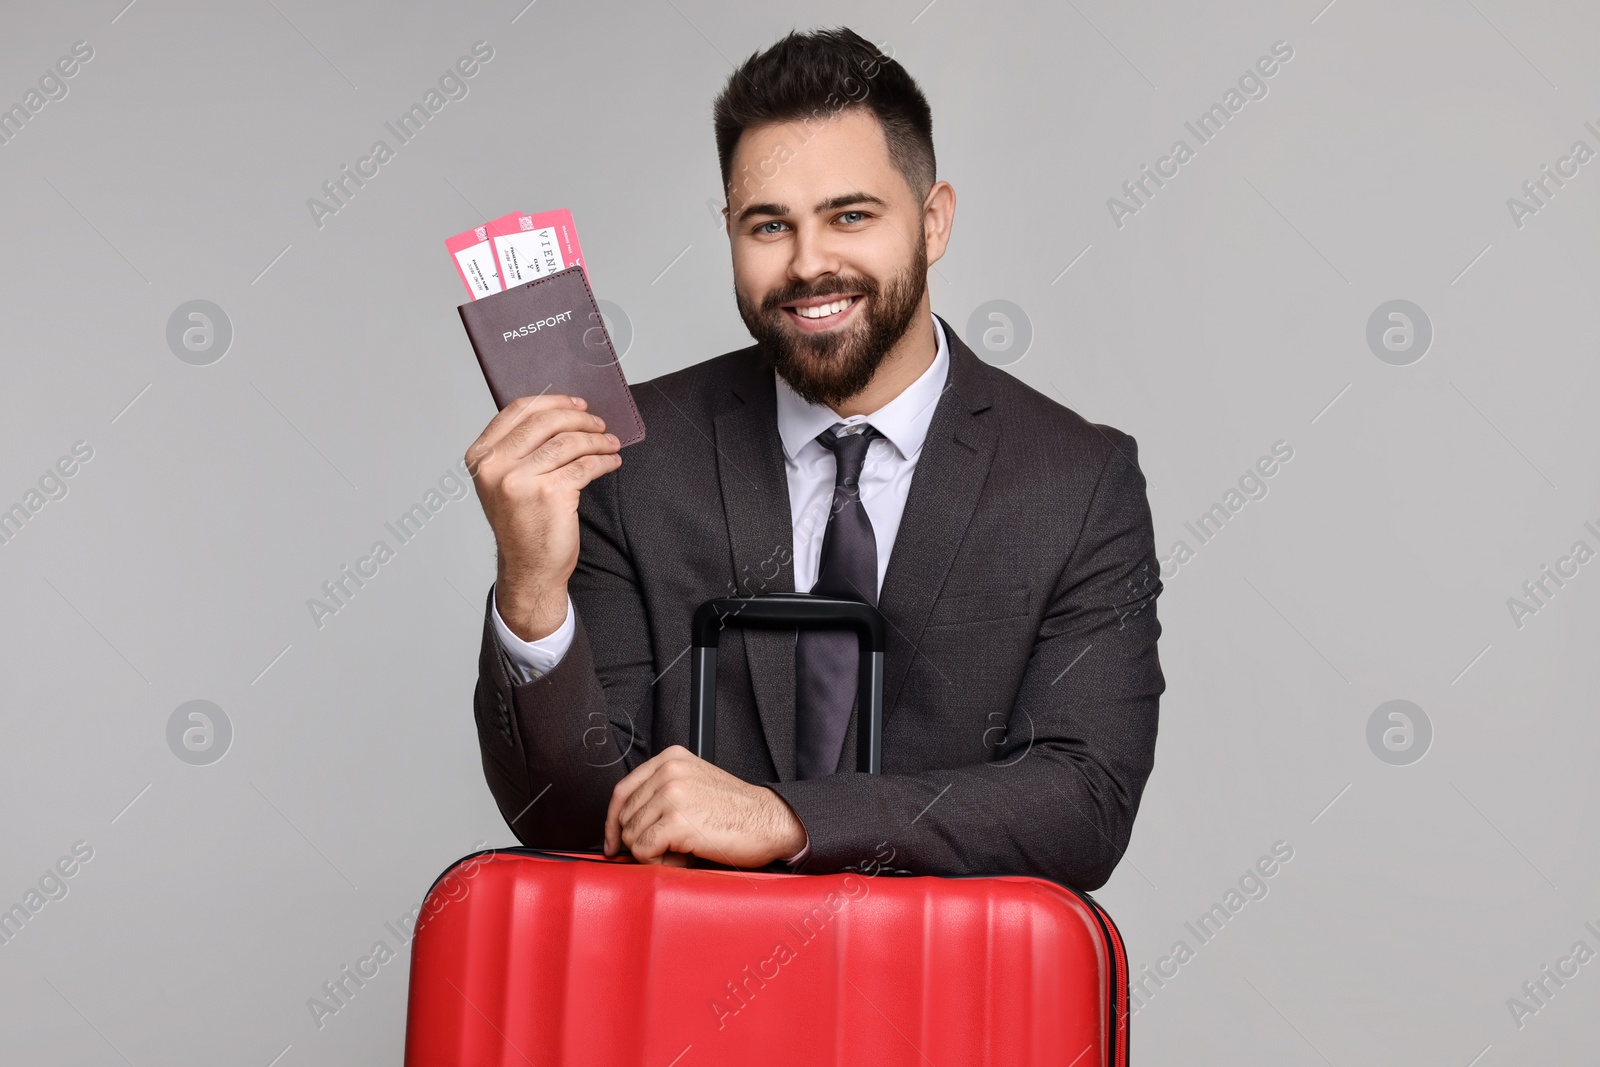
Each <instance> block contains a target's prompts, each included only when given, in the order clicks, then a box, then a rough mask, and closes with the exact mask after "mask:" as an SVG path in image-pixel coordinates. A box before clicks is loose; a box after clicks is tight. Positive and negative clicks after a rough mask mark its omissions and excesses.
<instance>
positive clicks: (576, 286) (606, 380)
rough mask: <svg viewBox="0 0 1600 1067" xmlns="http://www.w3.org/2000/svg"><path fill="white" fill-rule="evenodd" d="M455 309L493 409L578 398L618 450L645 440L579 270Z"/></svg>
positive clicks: (585, 278) (585, 279) (570, 269)
mask: <svg viewBox="0 0 1600 1067" xmlns="http://www.w3.org/2000/svg"><path fill="white" fill-rule="evenodd" d="M457 310H458V311H460V312H461V324H462V325H463V326H465V327H466V329H467V339H468V340H469V341H471V342H472V350H473V352H474V353H476V354H477V357H478V366H479V367H481V368H482V370H483V377H484V379H485V380H486V381H487V382H488V383H489V392H490V393H491V394H492V395H493V396H494V402H495V406H496V407H499V408H504V407H505V406H506V405H507V404H509V403H511V401H513V400H515V399H517V398H518V397H519V396H537V395H540V394H543V393H565V394H567V395H568V396H581V397H583V399H584V400H586V401H588V404H589V411H591V412H593V413H594V414H596V415H599V416H600V417H601V418H602V419H604V420H606V429H607V430H608V431H610V432H611V433H614V434H616V435H617V440H619V441H621V442H622V444H624V445H631V444H634V443H635V442H638V441H643V440H644V420H642V419H641V418H639V409H638V408H636V407H634V404H633V394H632V393H630V392H629V391H628V380H627V379H626V378H624V377H623V376H622V363H621V361H619V360H618V359H617V353H616V350H615V349H614V348H612V347H611V335H610V334H609V333H607V332H606V327H605V322H604V320H603V319H602V318H601V316H600V309H599V308H598V307H596V306H595V302H594V293H593V292H592V291H591V290H590V289H589V278H588V276H587V275H586V274H585V273H584V269H583V268H582V267H581V266H579V267H568V268H567V269H566V270H558V271H556V272H555V273H554V274H547V275H545V276H544V277H543V278H536V279H535V280H533V281H531V282H525V283H524V284H522V285H518V286H515V287H513V288H511V289H507V290H505V291H503V292H499V293H491V294H490V295H489V296H486V297H483V298H482V299H479V300H474V301H472V302H471V303H467V304H462V305H460V307H458V308H457Z"/></svg>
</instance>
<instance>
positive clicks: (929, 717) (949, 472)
mask: <svg viewBox="0 0 1600 1067" xmlns="http://www.w3.org/2000/svg"><path fill="white" fill-rule="evenodd" d="M939 323H940V325H941V327H942V328H943V329H944V331H945V334H946V337H947V338H948V341H949V353H950V370H949V377H948V380H947V382H946V386H945V389H944V392H943V395H942V396H941V397H940V399H939V403H938V406H937V408H936V409H935V413H934V416H933V422H932V425H931V426H930V427H929V430H928V436H927V440H926V442H925V444H924V445H923V448H922V453H921V456H920V457H919V459H918V461H917V466H916V472H915V474H914V476H913V479H912V484H911V490H910V496H909V498H908V500H907V501H906V506H905V513H904V518H903V519H902V520H901V524H900V530H899V535H898V537H897V539H896V541H895V545H894V551H893V553H892V554H891V556H890V558H889V565H888V570H887V573H886V575H885V577H884V581H883V588H882V590H881V591H880V595H879V605H878V606H879V608H880V610H881V611H882V612H883V615H884V617H885V619H887V621H888V623H889V645H888V650H887V653H886V655H885V687H884V707H885V714H884V739H883V769H884V773H883V774H882V775H880V776H872V775H865V774H858V773H856V772H855V771H854V770H853V769H851V768H853V767H854V754H855V726H854V723H852V725H851V728H850V733H849V735H848V736H847V737H846V738H845V743H844V756H843V758H842V760H841V765H842V767H843V768H844V773H839V774H834V775H831V776H828V777H823V778H813V779H809V780H804V781H801V780H797V779H796V777H795V731H794V645H795V639H794V638H795V635H794V632H793V631H787V632H785V631H761V630H749V631H746V630H742V629H738V628H734V629H730V630H727V631H726V632H725V633H724V634H723V636H722V639H721V650H720V652H719V654H718V659H719V663H720V671H719V676H718V680H717V752H716V760H717V763H718V765H719V766H721V767H723V768H725V769H727V770H728V771H731V772H732V773H734V774H736V775H738V776H739V777H741V778H743V779H745V780H747V781H750V782H758V783H764V784H768V785H770V786H771V787H772V788H773V789H775V790H776V791H777V792H778V793H779V794H780V795H782V796H783V798H784V799H785V800H787V801H788V802H789V804H790V805H791V806H792V807H793V808H794V810H795V812H796V813H797V814H798V815H799V817H800V819H801V820H802V821H803V822H804V823H805V827H806V830H807V832H808V833H809V835H810V839H811V853H810V855H809V857H808V858H807V859H806V860H805V862H804V863H803V864H802V865H801V867H800V870H802V871H803V872H808V873H810V872H830V871H838V870H842V869H845V868H854V867H858V866H860V865H862V864H872V863H874V862H878V863H885V864H887V865H889V866H891V867H894V868H898V869H901V870H909V871H913V872H915V873H919V874H1032V875H1040V876H1044V877H1048V878H1053V879H1056V880H1058V881H1061V882H1064V883H1066V884H1068V885H1071V886H1074V887H1076V888H1079V889H1094V888H1097V887H1098V886H1100V885H1102V884H1103V883H1104V882H1105V881H1106V880H1107V879H1108V878H1109V877H1110V875H1111V871H1112V869H1113V868H1114V867H1115V866H1116V864H1117V861H1118V860H1119V859H1120V858H1121V856H1122V853H1123V851H1124V849H1126V847H1127V844H1128V839H1129V835H1130V834H1131V832H1132V828H1133V819H1134V814H1135V813H1136V812H1137V810H1138V807H1139V797H1140V794H1141V793H1142V792H1143V789H1144V784H1145V780H1146V779H1147V778H1148V777H1149V774H1150V770H1151V767H1152V764H1153V758H1154V749H1155V740H1156V711H1157V703H1158V699H1159V697H1160V694H1161V693H1162V691H1163V690H1164V688H1165V685H1166V683H1165V680H1164V679H1163V677H1162V673H1161V666H1160V662H1159V660H1158V658H1157V654H1156V639H1157V638H1158V637H1159V635H1160V633H1161V627H1160V624H1159V623H1158V622H1157V621H1156V611H1155V601H1156V597H1157V596H1158V595H1159V594H1160V591H1161V581H1160V577H1159V564H1158V562H1157V559H1156V555H1155V545H1154V538H1153V534H1152V529H1151V521H1150V508H1149V504H1148V502H1147V500H1146V497H1145V481H1144V477H1143V475H1142V474H1141V473H1140V471H1139V467H1138V461H1137V460H1138V454H1137V447H1136V443H1135V441H1134V439H1133V438H1132V437H1130V436H1129V435H1127V434H1124V433H1122V432H1120V431H1118V430H1115V429H1113V428H1111V427H1109V426H1100V425H1095V424H1093V423H1090V422H1087V421H1085V420H1084V419H1083V418H1082V417H1081V416H1079V415H1077V414H1076V413H1075V412H1073V411H1071V410H1070V409H1068V408H1065V407H1063V406H1061V405H1060V404H1058V403H1056V402H1055V401H1053V400H1051V399H1049V398H1048V397H1045V396H1043V395H1041V394H1040V393H1038V392H1035V391H1034V390H1033V389H1030V388H1029V387H1027V386H1026V385H1024V384H1022V383H1021V382H1019V381H1018V380H1017V379H1015V378H1013V377H1012V376H1011V375H1009V374H1007V373H1006V372H1004V371H1002V370H1000V369H998V368H995V367H992V366H990V365H988V364H987V363H985V362H983V361H982V360H980V359H979V358H978V357H977V356H976V355H974V354H973V352H972V350H971V349H970V348H968V347H967V346H966V345H965V344H963V343H962V341H961V339H960V338H959V337H958V336H957V335H956V334H955V332H954V331H953V330H951V329H950V327H949V325H948V324H947V323H945V322H944V320H943V319H942V318H941V319H939ZM634 397H635V400H636V402H637V403H638V406H639V410H640V412H641V413H642V415H643V417H644V421H645V424H646V425H647V426H648V427H649V436H648V437H647V438H646V439H645V440H644V441H643V442H641V443H640V444H638V445H635V446H633V447H631V448H629V449H628V450H627V452H626V453H625V454H624V457H623V464H622V466H621V467H620V468H619V469H618V470H617V471H615V472H613V473H611V474H607V475H604V476H603V477H601V478H599V479H597V480H596V481H594V482H592V483H591V484H590V485H589V487H588V488H586V489H585V490H584V491H583V495H582V502H581V504H580V506H579V519H580V522H581V528H582V535H581V536H582V548H581V552H580V557H579V561H578V567H577V571H576V572H575V573H574V574H573V577H572V580H571V582H570V584H569V591H570V594H571V597H572V602H573V605H574V607H575V609H576V615H577V632H576V635H575V637H574V639H573V642H572V645H571V647H570V649H569V650H568V651H567V654H566V656H565V657H564V658H563V659H562V660H561V662H560V663H559V664H557V665H556V667H555V668H554V669H553V670H551V671H550V672H549V673H548V674H546V675H545V676H543V677H542V678H538V679H535V680H534V681H532V682H530V683H529V684H527V685H515V684H513V682H512V680H511V678H510V676H509V675H508V673H507V670H506V664H505V662H504V660H503V659H502V653H501V650H500V646H499V642H498V640H497V638H496V636H495V632H494V627H493V625H492V621H493V620H492V618H490V617H489V616H488V614H487V612H486V616H485V620H484V631H483V648H482V653H481V655H480V657H479V677H478V684H477V690H476V693H475V696H474V701H473V710H474V714H475V718H476V720H477V726H478V739H479V743H480V747H481V749H482V752H483V768H484V773H485V775H486V776H487V777H488V781H489V787H490V789H491V790H492V791H493V793H494V797H495V800H496V802H497V803H498V804H499V806H500V811H501V812H502V814H504V816H505V818H506V820H507V822H508V823H509V824H510V826H511V828H512V830H513V831H514V832H515V833H516V835H517V837H518V838H519V839H520V840H522V841H523V842H524V843H525V844H528V845H533V846H538V847H545V848H592V847H597V846H598V845H599V843H600V842H601V839H602V836H603V828H604V820H605V812H606V806H607V803H608V802H609V800H610V797H611V790H612V787H613V786H614V785H616V783H617V782H618V781H620V780H621V779H622V777H623V776H624V775H626V774H627V773H628V771H630V770H631V769H632V768H634V767H636V766H638V765H639V764H640V763H641V762H643V761H644V760H646V759H648V758H649V757H650V756H651V755H653V754H655V753H657V752H659V751H660V750H662V749H663V748H665V747H667V746H668V745H672V744H687V743H688V740H689V735H688V721H689V657H688V655H687V654H686V653H687V651H688V648H689V644H690V640H689V636H690V635H689V621H690V617H691V615H692V614H693V612H694V609H695V608H696V607H697V606H698V605H699V604H700V603H701V602H702V601H705V600H708V599H711V598H712V597H719V596H731V595H738V594H747V593H752V592H760V591H775V590H781V591H792V590H793V589H794V576H793V566H792V563H791V556H792V552H793V544H794V532H793V525H792V522H791V519H790V514H789V495H788V483H787V480H786V476H785V473H784V458H783V446H782V444H781V442H780V440H779V437H778V430H777V420H776V407H775V405H776V399H775V397H776V393H775V386H774V382H773V374H772V371H771V370H770V369H768V368H767V367H766V366H765V365H764V364H763V363H762V362H761V359H760V356H759V354H758V352H757V351H756V349H755V348H754V347H751V348H746V349H742V350H740V351H737V352H730V353H728V354H727V355H723V356H719V357H717V358H715V359H711V360H707V361H706V362H704V363H700V364H697V365H695V366H692V367H689V368H686V369H684V370H681V371H678V372H676V373H673V374H668V375H665V376H664V377H661V378H657V379H655V380H654V381H650V382H646V383H644V384H642V385H639V386H636V387H634Z"/></svg>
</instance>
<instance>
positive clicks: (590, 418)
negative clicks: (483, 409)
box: [466, 393, 622, 641]
mask: <svg viewBox="0 0 1600 1067" xmlns="http://www.w3.org/2000/svg"><path fill="white" fill-rule="evenodd" d="M586 408H587V405H586V404H585V403H584V401H583V400H581V399H579V398H576V397H570V396H565V395H561V394H556V393H547V394H545V395H543V396H525V397H519V398H518V399H516V400H513V401H512V402H511V403H509V404H507V405H506V407H505V409H504V410H503V411H501V412H500V413H499V414H498V415H496V416H495V417H494V418H493V419H491V420H489V425H488V426H487V427H485V428H484V431H483V433H481V434H479V435H478V439H477V440H476V441H474V442H473V443H472V447H471V448H469V449H467V457H466V462H467V470H468V471H470V472H471V474H472V484H473V486H474V487H475V488H476V489H477V491H478V501H479V502H480V503H481V504H482V505H483V514H484V516H485V517H486V518H488V520H489V526H490V527H491V528H492V529H493V530H494V539H495V544H496V545H497V546H498V547H499V563H498V567H497V571H496V575H495V589H494V591H495V606H496V607H497V608H498V610H499V612H500V617H501V618H502V619H504V620H505V623H506V625H507V626H509V627H510V628H511V632H512V633H514V634H516V635H517V636H518V637H520V638H522V639H523V640H524V641H537V640H538V639H539V638H541V637H548V636H549V635H550V634H553V633H555V632H556V630H558V629H559V628H560V627H561V623H562V621H563V620H565V619H566V617H567V580H568V579H569V578H571V577H572V571H573V569H574V568H575V567H576V566H577V565H578V493H579V491H580V490H582V489H583V487H584V486H586V485H588V484H589V483H590V482H591V481H593V480H594V479H596V478H598V477H599V476H600V475H602V474H605V473H606V472H608V471H614V470H616V469H617V468H618V467H620V466H621V465H622V456H621V455H619V454H618V449H619V448H620V447H621V446H620V444H619V443H618V442H617V439H616V437H615V436H613V435H612V434H609V433H605V432H604V431H605V428H606V424H605V420H603V419H601V418H600V417H599V416H598V415H591V414H589V412H588V411H587V410H586Z"/></svg>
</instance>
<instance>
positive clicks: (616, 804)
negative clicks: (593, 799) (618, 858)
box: [605, 749, 672, 856]
mask: <svg viewBox="0 0 1600 1067" xmlns="http://www.w3.org/2000/svg"><path fill="white" fill-rule="evenodd" d="M670 751H672V750H671V749H667V750H666V751H663V752H658V753H656V754H655V755H654V756H651V757H650V758H649V759H647V760H645V761H644V762H643V763H641V764H639V766H637V767H635V768H634V769H633V770H631V771H629V772H628V773H627V775H626V776H625V777H624V778H623V779H622V781H620V782H618V783H617V784H616V785H614V786H612V788H611V803H609V804H607V805H606V838H605V853H606V855H608V856H615V855H616V854H617V850H618V849H619V848H620V846H621V844H622V818H621V813H622V806H623V805H624V804H626V803H627V802H628V798H629V797H631V796H632V795H633V794H634V792H635V791H636V790H637V789H638V788H639V787H640V786H641V785H643V784H644V783H645V782H646V781H648V780H649V778H650V776H651V775H652V774H654V773H655V770H656V768H657V767H659V766H661V761H662V759H663V758H664V757H665V756H666V754H667V752H670Z"/></svg>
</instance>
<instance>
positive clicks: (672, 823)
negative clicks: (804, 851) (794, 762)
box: [605, 745, 806, 867]
mask: <svg viewBox="0 0 1600 1067" xmlns="http://www.w3.org/2000/svg"><path fill="white" fill-rule="evenodd" d="M805 843H806V830H805V825H804V824H803V823H801V821H800V818H799V816H797V815H796V814H795V813H794V811H793V810H792V809H791V808H790V807H789V805H788V803H787V802H785V801H784V799H783V798H782V797H780V796H779V795H778V794H777V793H775V792H773V791H772V790H771V789H768V788H767V787H765V786H759V785H751V784H750V783H749V782H746V781H743V780H742V779H739V778H736V777H734V776H733V775H731V774H729V773H728V772H727V771H724V770H721V769H719V768H718V767H716V766H714V765H713V764H710V763H707V762H706V761H705V760H703V759H701V758H700V757H698V756H696V755H695V754H694V753H692V752H690V751H689V750H688V749H686V748H684V747H683V746H682V745H672V746H671V747H669V748H667V749H664V750H663V751H661V752H660V753H658V754H657V755H655V756H652V757H651V758H650V759H648V760H646V761H645V762H644V763H641V764H640V765H639V766H637V767H635V768H634V769H633V771H632V772H631V773H629V775H628V776H627V777H626V778H624V779H623V780H622V781H620V782H618V783H617V785H616V788H615V789H613V790H612V791H611V805H610V807H608V808H607V809H606V840H605V852H606V855H607V856H615V855H617V854H618V853H619V852H620V851H622V850H623V849H627V850H628V851H630V852H631V853H632V854H633V858H634V859H636V860H638V861H639V862H640V863H675V862H681V860H682V859H683V857H682V856H677V857H676V858H675V856H674V854H693V855H696V856H699V857H701V858H703V859H708V860H713V861H715V862H717V863H725V864H727V865H729V866H730V867H764V866H766V865H767V864H769V863H771V862H772V861H773V860H778V859H783V858H785V857H787V856H792V855H794V854H795V853H796V852H799V851H800V849H801V848H803V847H804V846H805Z"/></svg>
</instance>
